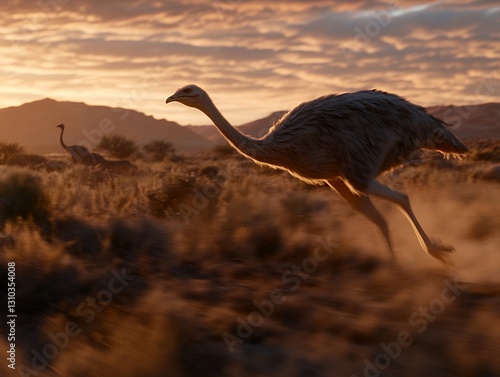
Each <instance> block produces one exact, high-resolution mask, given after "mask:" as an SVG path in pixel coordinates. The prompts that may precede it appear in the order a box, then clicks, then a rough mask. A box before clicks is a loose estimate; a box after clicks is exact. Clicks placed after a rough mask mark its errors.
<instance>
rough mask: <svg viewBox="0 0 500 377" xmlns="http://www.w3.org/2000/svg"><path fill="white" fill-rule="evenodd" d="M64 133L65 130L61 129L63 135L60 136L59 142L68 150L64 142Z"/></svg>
mask: <svg viewBox="0 0 500 377" xmlns="http://www.w3.org/2000/svg"><path fill="white" fill-rule="evenodd" d="M63 133H64V128H61V135H60V136H59V141H60V142H61V145H62V147H63V148H64V149H68V148H67V146H66V144H64V141H63Z"/></svg>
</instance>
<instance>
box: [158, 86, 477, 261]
mask: <svg viewBox="0 0 500 377" xmlns="http://www.w3.org/2000/svg"><path fill="white" fill-rule="evenodd" d="M173 101H177V102H181V103H183V104H184V105H187V106H190V107H194V108H197V109H199V110H201V111H202V112H204V113H205V114H206V115H207V116H208V117H209V118H210V119H211V120H212V121H213V122H214V124H215V126H216V127H217V128H218V129H219V131H220V132H221V134H222V135H223V136H224V137H225V138H226V139H227V140H228V142H229V143H230V144H231V145H232V146H233V147H234V148H236V149H237V150H238V151H239V152H240V153H241V154H243V155H245V156H246V157H248V158H250V159H252V160H254V161H256V162H257V163H259V164H263V165H268V166H271V167H273V168H278V169H283V170H286V171H288V172H289V173H291V174H292V175H293V176H295V177H297V178H299V179H301V180H303V181H305V182H307V183H310V184H325V183H326V184H328V185H329V186H330V187H332V188H333V189H335V190H336V191H337V192H338V193H339V194H340V195H341V196H342V197H343V198H344V199H345V200H346V201H347V202H348V203H350V204H351V205H352V206H353V207H354V208H355V209H357V210H358V211H360V212H361V213H363V214H364V215H366V216H367V217H368V218H369V219H370V220H371V221H372V222H374V223H375V224H376V225H377V226H378V228H379V229H380V230H381V232H382V234H383V235H384V238H385V240H386V242H387V246H388V249H389V252H390V254H391V256H392V258H393V259H394V258H395V257H394V252H393V247H392V242H391V237H390V234H389V229H388V226H387V223H386V221H385V219H384V218H383V217H382V215H381V214H380V213H379V212H378V210H377V209H376V208H375V207H374V206H373V204H372V202H371V200H370V198H369V195H373V196H377V197H380V198H382V199H385V200H389V201H391V202H393V203H395V204H397V205H398V206H399V207H400V208H401V209H402V210H403V212H404V213H405V215H406V216H407V217H408V219H409V221H410V223H411V224H412V226H413V229H414V231H415V234H416V235H417V238H418V239H419V241H420V244H421V245H422V247H423V248H424V250H425V251H426V252H427V253H429V254H430V255H432V256H433V257H435V258H436V259H438V260H439V261H441V262H443V263H445V264H452V260H451V257H450V256H449V253H451V252H452V251H453V250H454V249H453V247H452V246H445V245H442V244H440V243H437V242H435V241H432V240H431V239H430V238H429V237H428V236H427V234H426V233H425V232H424V230H423V229H422V227H421V226H420V224H419V222H418V221H417V219H416V217H415V215H414V213H413V211H412V209H411V207H410V202H409V199H408V197H407V196H406V195H405V194H403V193H400V192H397V191H394V190H392V189H391V188H389V187H387V186H384V185H383V184H382V183H380V182H379V181H377V176H378V175H379V174H381V173H382V172H384V171H387V170H389V169H391V168H394V167H396V166H398V165H401V164H403V163H404V162H406V161H409V159H410V157H411V154H412V153H414V152H415V151H417V150H420V149H431V150H436V151H439V152H441V153H443V154H445V155H449V154H451V155H461V154H463V153H465V152H467V151H468V148H467V146H465V145H464V144H463V143H462V142H461V141H459V140H458V139H457V138H456V137H455V136H453V134H452V133H451V132H449V131H448V130H447V129H446V128H445V123H444V122H443V121H441V120H439V119H437V118H435V117H433V116H432V115H430V114H428V113H427V112H426V111H425V109H423V108H422V107H420V106H416V105H413V104H411V103H409V102H408V101H406V100H405V99H403V98H401V97H399V96H397V95H394V94H389V93H385V92H380V91H376V90H372V91H360V92H355V93H346V94H341V95H327V96H324V97H320V98H317V99H315V100H312V101H309V102H305V103H302V104H300V105H299V106H297V107H296V108H295V109H293V110H291V111H290V112H288V113H287V114H285V115H284V116H283V117H282V118H281V119H280V120H279V121H278V122H277V123H275V124H274V125H273V126H272V127H271V129H270V130H269V132H268V133H267V134H266V135H265V136H264V137H262V138H260V139H253V138H250V137H247V136H245V135H243V134H241V133H240V132H239V131H237V130H236V129H235V128H234V127H233V126H231V125H230V124H229V122H228V121H227V120H226V119H225V118H224V117H223V116H222V114H221V113H220V112H219V110H218V109H217V108H216V107H215V105H214V104H213V102H212V100H211V99H210V97H209V96H208V94H207V93H206V92H205V91H203V90H202V89H201V88H199V87H197V86H195V85H188V86H186V87H183V88H181V89H179V90H177V91H176V92H175V93H174V94H173V95H172V96H171V97H169V98H168V99H167V100H166V102H167V103H169V102H173Z"/></svg>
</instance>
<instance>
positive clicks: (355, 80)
mask: <svg viewBox="0 0 500 377" xmlns="http://www.w3.org/2000/svg"><path fill="white" fill-rule="evenodd" d="M0 10H1V13H0V17H1V18H2V20H1V23H0V29H1V32H2V33H1V35H2V37H1V39H0V49H1V56H2V65H1V68H0V75H1V81H2V85H1V87H0V107H6V106H15V105H20V104H22V103H24V102H31V101H34V100H38V99H41V98H45V97H50V98H53V99H56V100H68V101H80V102H85V103H88V104H93V105H106V106H122V107H129V108H133V109H137V110H139V111H141V112H144V113H146V114H149V115H153V116H155V117H156V118H166V119H168V120H174V121H177V122H179V123H180V124H209V123H210V122H209V121H208V119H207V118H205V117H204V116H203V114H201V113H199V112H197V111H196V110H194V109H189V108H187V107H183V106H182V105H180V104H169V105H168V106H167V105H165V104H164V100H165V98H166V97H168V96H169V95H170V94H172V93H173V92H174V91H175V89H177V88H178V87H180V86H183V85H185V84H190V83H195V84H198V85H200V86H202V87H204V88H205V89H206V90H207V91H208V92H209V94H210V95H211V97H212V99H213V100H214V102H215V103H216V105H217V106H218V107H219V109H220V110H221V111H222V113H223V114H224V115H225V116H226V117H227V118H228V120H229V121H230V122H232V123H234V124H241V123H245V122H248V121H252V120H255V119H257V118H260V117H264V116H266V115H268V114H269V113H271V112H272V111H276V110H283V109H291V108H292V107H294V106H296V105H297V104H298V103H300V102H302V101H305V100H309V99H313V98H315V97H318V96H320V95H323V94H328V93H342V92H349V91H356V90H360V89H372V88H377V89H381V90H385V91H390V92H394V93H397V94H399V95H402V96H404V97H406V98H407V99H409V100H411V101H412V102H416V103H418V104H421V105H424V106H429V105H444V104H474V103H483V102H500V43H499V42H500V6H499V2H498V0H489V1H488V0H484V1H473V0H470V1H460V2H457V1H434V2H425V1H417V0H409V1H399V2H398V1H394V2H392V3H388V2H379V1H347V0H346V1H344V0H327V1H326V0H325V1H322V0H320V1H305V0H304V1H301V0H293V1H281V0H277V1H272V2H271V1H263V0H262V1H260V0H217V1H202V0H178V1H155V0H144V1H139V0H108V1H103V0H88V1H79V0H40V1H32V2H28V1H24V0H18V1H16V0H3V1H2V2H1V3H0Z"/></svg>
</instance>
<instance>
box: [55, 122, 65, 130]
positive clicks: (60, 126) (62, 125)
mask: <svg viewBox="0 0 500 377" xmlns="http://www.w3.org/2000/svg"><path fill="white" fill-rule="evenodd" d="M56 127H58V128H62V129H63V130H64V124H63V123H61V124H59V125H57V126H56Z"/></svg>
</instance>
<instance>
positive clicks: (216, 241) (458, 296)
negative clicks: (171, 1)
mask: <svg viewBox="0 0 500 377" xmlns="http://www.w3.org/2000/svg"><path fill="white" fill-rule="evenodd" d="M487 148H489V151H493V152H492V153H496V152H495V151H496V149H495V148H493V147H491V145H490V144H488V145H487ZM488 153H489V152H488ZM473 156H474V157H473V158H472V159H466V160H464V161H459V162H455V161H452V162H442V161H441V160H437V159H434V158H432V159H430V160H429V159H427V160H425V162H424V163H422V164H420V165H418V166H411V167H406V168H404V169H400V170H397V171H395V172H393V173H392V174H390V175H386V176H384V177H383V180H385V181H386V182H388V183H390V184H391V185H392V186H393V187H396V188H399V189H404V190H405V191H407V192H408V193H409V194H410V197H411V198H412V201H413V205H414V207H415V211H416V212H417V216H418V217H419V218H420V219H421V221H422V223H423V225H424V227H425V228H427V229H428V230H429V233H431V234H434V233H436V234H439V235H440V236H441V237H442V238H443V240H444V241H446V242H450V243H452V244H454V245H455V247H456V248H457V253H456V257H455V261H456V264H457V269H456V271H454V272H450V271H445V270H444V269H443V268H442V267H441V266H440V265H439V264H438V263H437V262H436V261H434V260H433V259H432V258H431V257H429V256H427V255H425V254H424V253H423V252H422V251H421V249H420V247H419V246H418V243H417V240H416V239H415V237H414V235H413V233H412V230H411V228H410V226H409V224H408V223H407V222H406V220H403V217H402V215H401V214H400V213H399V212H398V211H396V210H395V209H394V208H393V207H391V206H390V205H387V204H386V203H381V202H377V203H376V204H377V206H378V207H380V208H381V210H382V211H383V212H384V214H386V215H387V218H388V220H389V223H390V225H391V229H392V230H393V232H394V238H395V245H396V249H397V252H398V256H399V259H400V263H401V268H399V269H393V268H391V267H390V265H389V264H388V263H387V255H386V254H385V249H384V247H383V244H382V243H381V242H378V241H379V239H378V236H377V233H376V231H375V229H374V226H372V225H371V224H370V223H369V222H368V221H367V220H365V219H364V218H363V217H362V216H361V215H359V214H357V213H355V212H354V211H353V210H352V209H350V208H349V207H348V206H347V205H345V204H344V203H343V202H342V200H341V199H340V198H339V197H338V196H337V195H335V194H333V193H332V192H331V191H330V190H328V189H327V188H326V187H310V186H306V185H304V184H302V183H301V182H298V181H297V180H294V179H293V178H291V177H289V176H288V175H286V174H284V173H282V172H278V171H270V170H269V169H265V168H260V167H257V166H255V165H253V164H252V163H249V162H248V161H245V160H242V159H241V158H240V157H238V156H224V154H222V153H221V152H218V153H217V154H214V155H203V156H199V157H193V158H185V159H182V160H179V162H171V161H169V162H161V163H146V162H141V161H136V162H134V163H136V164H137V165H138V167H139V169H138V170H137V171H135V172H131V173H114V172H111V171H103V170H98V169H93V168H90V167H85V166H71V167H69V168H62V169H61V170H60V171H49V169H46V170H45V169H43V168H42V169H41V170H39V171H38V172H34V171H33V170H32V169H30V166H28V167H27V168H24V169H20V168H14V167H5V166H4V167H1V169H2V172H1V178H2V179H1V180H0V188H2V187H7V188H8V189H9V190H10V191H9V190H7V191H5V190H4V191H5V192H7V194H5V193H4V194H3V198H4V206H6V207H5V208H15V205H14V204H12V203H25V204H26V203H28V202H27V201H23V198H26V199H30V200H31V202H30V203H32V205H27V207H26V208H25V207H22V206H21V207H20V208H21V209H22V211H21V212H19V213H18V216H15V215H12V214H11V213H10V212H9V215H8V216H6V215H5V213H4V219H5V221H4V229H3V235H2V237H1V239H0V251H1V254H0V258H1V260H2V263H1V269H0V275H1V278H2V279H1V280H2V281H3V282H5V281H6V275H7V268H6V265H7V262H9V261H15V262H16V271H17V280H16V283H17V305H18V306H17V310H18V313H19V314H20V317H19V320H18V323H17V339H16V344H17V367H18V368H20V367H21V364H22V365H24V366H25V367H29V368H34V366H39V364H37V363H35V364H33V356H34V354H36V352H40V353H42V354H43V352H44V349H45V350H49V353H50V350H51V349H50V347H51V345H52V348H53V347H57V348H53V349H52V351H54V349H55V350H56V351H55V356H54V357H52V359H50V360H47V363H46V364H47V365H44V367H43V368H42V367H40V370H36V369H35V370H33V371H32V372H31V374H30V373H28V372H27V373H25V375H37V376H38V375H39V376H67V377H77V376H93V377H107V376H115V375H120V376H124V377H135V376H153V377H160V376H167V377H170V376H172V377H177V376H179V377H182V376H231V377H233V376H242V377H244V376H252V377H254V376H278V377H279V376H287V377H288V376H297V377H299V376H336V375H339V376H344V375H345V376H351V375H353V374H354V375H357V376H363V375H365V373H370V372H367V371H366V370H365V368H371V367H367V365H374V367H373V368H378V370H379V371H380V373H383V375H384V376H402V375H404V376H422V375H425V374H427V375H432V376H454V377H455V376H498V375H500V366H499V364H498V361H497V358H498V357H497V355H498V351H499V350H500V330H498V326H496V323H498V320H499V317H500V315H499V314H498V313H499V309H500V308H499V304H498V302H499V301H498V298H499V294H500V292H499V291H500V288H499V286H500V285H499V284H500V282H499V281H498V265H499V258H500V257H499V255H498V246H499V245H500V232H499V229H500V227H499V225H500V223H499V220H498V213H499V211H500V202H499V201H498V200H497V199H496V198H497V197H498V195H499V194H500V188H499V185H498V182H494V181H493V182H492V181H483V180H481V178H480V176H478V175H477V174H475V172H476V171H477V169H478V168H479V167H481V168H483V167H485V166H486V167H487V166H488V164H491V163H492V161H495V159H491V158H490V157H491V156H490V155H488V156H489V157H488V158H487V160H488V161H485V159H484V158H478V157H477V156H484V154H481V153H480V154H474V155H473ZM479 160H480V161H479ZM32 168H33V166H32ZM20 177H21V178H20ZM30 182H31V183H30ZM26 186H28V187H29V188H31V189H32V190H31V191H30V190H24V191H22V190H16V188H18V187H26ZM33 188H34V189H33ZM9 205H10V207H9ZM320 259H324V260H320ZM299 268H300V270H299ZM123 273H125V275H122V280H120V279H117V274H118V275H120V274H123ZM455 274H456V276H458V278H459V279H460V281H462V282H465V284H462V285H461V286H458V287H455V288H454V290H452V289H451V288H449V287H450V286H453V284H454V283H453V282H454V279H455ZM123 276H126V278H124V277H123ZM123 282H125V283H123ZM120 284H121V285H120ZM0 289H1V292H2V295H1V300H0V301H1V302H0V305H1V306H2V307H6V302H5V301H6V285H5V284H2V286H1V288H0ZM112 290H113V292H111V291H112ZM444 290H446V292H445V293H446V294H447V296H443V291H444ZM271 300H274V301H275V302H274V303H273V302H272V301H271ZM443 300H447V301H443ZM94 305H95V306H94ZM259 308H260V309H259ZM420 308H422V309H420ZM259 310H260V312H259ZM421 310H422V311H421ZM424 310H427V312H425V311H424ZM438 312H439V313H438ZM259 313H263V314H264V315H261V314H259ZM424 313H427V314H424ZM432 313H434V315H433V314H432ZM425 315H428V317H425ZM3 322H5V321H3ZM249 323H250V325H249ZM68 324H73V325H74V328H72V329H73V331H76V332H78V334H77V335H75V336H67V339H68V341H67V342H65V341H64V340H65V339H66V337H65V335H64V333H65V332H66V333H67V326H68ZM252 324H253V325H252ZM424 327H425V328H424ZM75 329H76V330H75ZM0 331H1V333H2V338H1V340H0V345H1V348H2V349H4V350H7V349H8V347H7V342H6V336H5V334H6V333H7V327H6V324H5V323H3V324H2V325H0ZM57 334H58V335H57ZM401 334H403V335H404V334H408V337H410V338H411V340H412V343H411V345H405V346H400V349H401V350H400V351H397V347H396V346H395V343H394V342H397V341H398V337H400V336H401ZM54 339H56V340H58V341H59V343H60V344H59V345H62V346H60V347H59V346H58V345H57V342H56V341H55V340H54ZM227 341H228V342H227ZM66 343H67V344H66ZM228 344H229V347H228ZM388 345H389V346H388ZM390 345H392V347H393V348H392V349H391V348H389V351H387V347H390ZM386 346H387V347H386ZM44 347H45V348H44ZM47 347H49V348H47ZM384 347H386V348H384ZM394 347H396V348H394ZM231 350H232V351H233V352H230V351H231ZM396 351H397V352H396ZM34 352H35V353H34ZM391 352H392V353H393V354H392V356H390V355H391ZM396 354H397V355H396ZM384 363H385V364H384ZM377 365H378V367H377ZM0 373H1V375H5V376H16V375H20V374H19V369H18V370H17V371H14V372H13V371H12V370H10V369H8V368H7V367H6V365H5V363H2V365H1V366H0ZM375 373H376V371H372V372H371V374H366V375H375Z"/></svg>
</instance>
